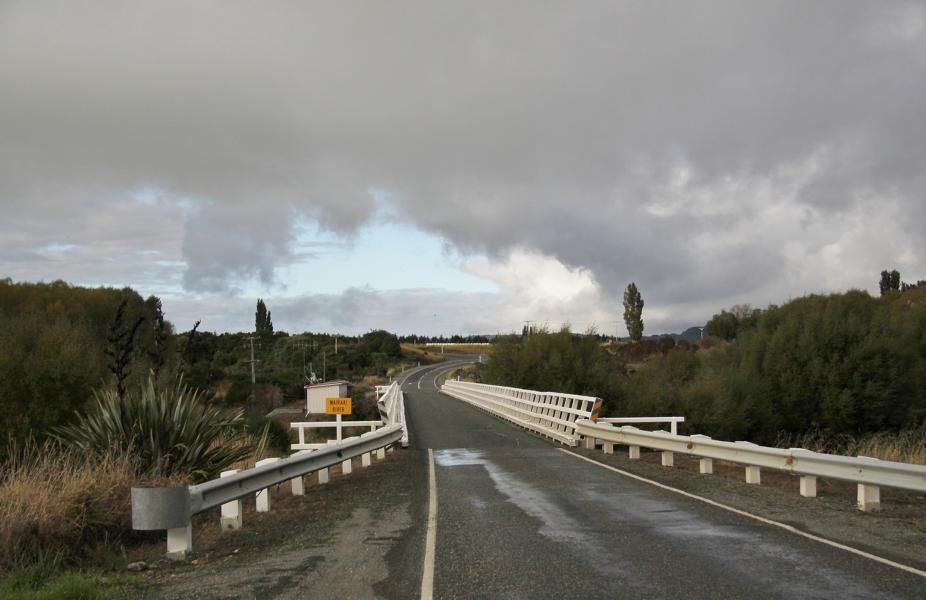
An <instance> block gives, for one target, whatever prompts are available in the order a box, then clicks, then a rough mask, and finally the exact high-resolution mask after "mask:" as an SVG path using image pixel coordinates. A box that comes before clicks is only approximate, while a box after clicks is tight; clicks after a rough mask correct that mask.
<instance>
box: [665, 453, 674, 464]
mask: <svg viewBox="0 0 926 600" xmlns="http://www.w3.org/2000/svg"><path fill="white" fill-rule="evenodd" d="M662 466H664V467H673V466H675V455H674V454H672V453H671V452H663V453H662Z"/></svg>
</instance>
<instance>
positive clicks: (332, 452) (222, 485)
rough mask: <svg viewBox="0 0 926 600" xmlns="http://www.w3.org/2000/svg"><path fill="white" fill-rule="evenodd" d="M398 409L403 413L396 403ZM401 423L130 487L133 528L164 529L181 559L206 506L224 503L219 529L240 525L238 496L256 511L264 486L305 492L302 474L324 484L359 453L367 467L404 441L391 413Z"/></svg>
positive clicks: (263, 504) (265, 506)
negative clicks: (174, 480)
mask: <svg viewBox="0 0 926 600" xmlns="http://www.w3.org/2000/svg"><path fill="white" fill-rule="evenodd" d="M396 409H401V410H403V411H404V405H403V404H402V403H401V398H400V399H399V403H398V404H397V405H396ZM395 418H396V419H397V420H401V422H396V423H390V424H387V425H385V426H384V427H382V428H380V429H379V430H377V431H371V432H368V433H365V434H363V435H361V436H359V437H351V438H347V439H345V440H342V441H340V442H337V443H332V444H326V445H325V446H323V447H321V448H319V449H317V450H302V451H300V452H297V453H295V454H293V455H291V456H289V457H287V458H282V459H279V458H270V459H265V460H261V461H258V462H257V466H255V467H254V468H253V469H247V470H245V471H236V470H232V471H225V472H223V473H222V476H221V477H220V478H219V479H214V480H211V481H207V482H205V483H201V484H198V485H191V486H178V487H133V488H132V492H131V493H132V528H133V529H136V530H167V557H168V558H172V559H183V558H185V557H186V556H187V555H188V554H189V552H190V551H191V550H192V548H193V543H192V526H191V522H190V518H191V517H192V516H193V515H195V514H198V513H201V512H203V511H205V510H209V509H211V508H215V507H217V506H221V507H222V511H221V513H222V517H221V523H222V527H223V529H240V528H241V517H242V512H243V511H242V506H241V499H242V498H244V497H245V496H249V495H251V494H254V495H255V496H256V499H257V500H256V501H257V510H258V512H264V511H267V510H269V506H270V504H269V502H270V499H269V493H268V489H269V488H270V487H272V486H275V485H279V484H281V483H284V482H286V481H291V482H292V491H293V494H294V495H303V494H304V493H305V492H304V482H303V479H302V478H303V477H304V476H305V475H308V474H311V473H315V472H318V474H319V483H327V481H328V468H330V467H332V466H334V465H337V464H339V463H340V464H341V465H342V473H343V474H347V473H350V472H351V465H350V463H351V459H352V458H356V457H358V456H359V457H360V458H361V464H362V465H363V466H369V465H370V463H371V460H370V456H371V454H372V453H373V452H374V451H376V453H377V456H378V457H379V458H384V457H385V454H384V453H383V450H384V449H385V448H386V447H387V446H392V445H394V444H396V443H400V442H402V440H403V439H405V440H406V443H407V439H408V435H407V432H406V431H405V424H404V414H403V416H402V417H401V418H400V417H395Z"/></svg>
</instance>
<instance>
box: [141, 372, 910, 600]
mask: <svg viewBox="0 0 926 600" xmlns="http://www.w3.org/2000/svg"><path fill="white" fill-rule="evenodd" d="M460 364H462V362H460V361H451V362H449V363H442V364H439V365H433V366H427V367H422V368H420V369H415V370H413V371H410V372H407V373H405V374H404V375H403V376H402V377H401V378H400V379H399V380H398V381H397V382H396V386H394V388H393V389H394V390H397V391H400V392H402V393H401V398H402V402H403V403H404V424H405V431H406V432H407V435H408V441H407V443H408V447H407V449H397V450H395V451H393V452H388V453H386V452H379V448H385V447H390V448H392V447H395V448H399V447H400V445H401V444H400V441H401V433H398V434H396V431H398V430H399V429H401V427H397V426H395V425H394V424H389V423H386V424H385V426H384V427H382V428H380V429H378V430H377V431H373V432H370V433H368V434H365V435H364V436H361V437H358V438H356V439H354V440H347V442H346V443H349V444H354V445H355V446H356V448H355V449H354V450H353V451H351V450H350V448H346V449H345V450H342V452H346V453H347V454H349V455H353V456H356V459H354V463H351V464H349V465H348V468H347V472H348V473H350V474H346V473H344V468H343V467H344V465H343V460H341V459H343V458H344V456H337V455H336V454H337V452H335V454H333V455H332V456H331V457H329V458H328V459H325V456H327V455H326V454H325V452H328V449H327V448H325V447H322V448H320V449H317V450H314V451H312V452H306V453H305V454H303V455H302V456H304V457H312V456H313V455H317V457H316V458H306V459H305V460H317V461H322V462H324V461H325V460H327V462H326V463H325V464H328V465H329V466H328V467H326V468H325V480H326V481H327V483H325V484H324V485H320V484H318V483H317V482H311V483H313V484H314V487H311V488H310V489H307V490H302V493H304V494H305V496H304V497H303V498H290V499H289V505H288V507H287V508H286V509H285V510H283V509H281V513H282V514H280V515H279V516H278V517H277V518H278V521H272V520H271V517H270V516H269V514H268V515H255V516H253V518H254V520H255V522H254V523H253V524H252V523H250V522H249V521H248V520H247V519H248V518H252V516H251V515H247V516H246V520H245V524H244V527H243V528H242V529H241V530H240V531H234V532H230V533H225V534H221V535H219V536H218V537H215V536H213V540H212V542H206V547H207V553H208V555H207V557H206V558H207V560H204V561H203V562H202V563H201V564H197V565H191V564H189V563H184V564H183V565H182V566H179V567H175V568H173V570H172V571H171V574H170V577H168V578H165V579H164V580H163V581H164V583H163V586H162V587H161V588H160V589H159V591H158V592H157V593H159V594H161V595H162V596H161V597H165V598H167V597H197V598H226V597H249V598H250V597H253V598H257V597H260V598H270V597H281V598H307V597H327V598H374V597H382V598H426V599H431V598H582V599H589V598H624V597H627V598H634V597H641V598H682V597H684V598H747V597H748V598H837V597H838V598H922V597H923V595H924V593H926V592H924V590H926V587H924V586H926V571H924V570H923V569H924V568H926V559H923V558H922V557H920V558H916V556H915V554H916V553H915V552H914V553H913V555H912V556H911V554H910V553H907V554H903V553H902V552H895V551H894V550H893V549H892V545H893V546H896V547H897V548H900V547H902V546H903V545H904V544H908V543H910V541H911V540H913V539H914V538H915V541H916V543H920V544H922V540H923V538H922V536H923V525H922V520H921V518H920V520H919V521H917V520H915V519H914V520H913V521H912V523H913V525H912V528H913V530H915V531H913V532H911V535H912V536H914V537H911V538H904V539H896V540H892V539H891V537H890V536H891V535H893V534H891V532H890V531H887V530H884V529H883V528H882V525H883V522H882V521H879V519H880V518H881V517H879V516H878V514H877V513H875V512H873V511H875V510H877V508H879V501H880V489H881V488H882V487H884V488H893V487H896V488H899V489H907V490H911V489H912V490H923V489H926V469H922V468H917V467H911V468H904V467H901V468H899V469H896V468H894V467H893V465H895V464H896V463H885V462H884V461H870V460H868V461H866V460H865V459H844V460H835V461H833V460H830V459H827V458H825V457H826V455H816V456H815V457H814V456H810V455H813V454H815V453H801V452H800V451H796V452H795V451H788V450H779V449H763V448H761V447H757V446H754V445H752V444H744V443H730V442H720V441H714V440H710V439H709V438H704V437H703V436H678V435H675V434H674V433H673V432H671V431H667V432H663V433H654V432H645V431H642V430H639V429H636V428H635V427H634V425H635V424H622V423H613V422H605V420H600V421H598V422H593V420H592V419H591V418H590V417H592V416H593V412H594V402H593V401H594V399H589V398H586V397H579V396H572V397H570V396H567V395H563V394H550V395H542V394H538V393H536V392H528V391H524V390H520V391H518V390H514V391H505V390H488V389H487V390H482V391H483V392H487V393H482V394H480V390H479V389H478V386H472V385H466V384H456V383H454V382H445V381H444V376H445V374H446V373H447V372H448V371H449V370H451V369H453V368H456V367H458V366H459V365H460ZM442 388H443V391H442ZM583 399H584V400H583ZM542 406H545V407H546V408H541V407H542ZM500 417H501V418H500ZM389 418H391V419H394V418H395V415H394V414H393V415H392V416H390V417H389ZM387 420H388V419H387ZM667 421H668V422H669V423H668V424H669V425H670V426H671V427H674V426H675V423H674V422H673V419H668V420H667ZM390 427H391V429H390ZM376 436H379V437H376ZM384 440H385V443H381V442H383V441H384ZM624 448H626V454H621V455H620V456H618V454H620V453H622V452H624V450H623V449H624ZM641 448H643V449H652V450H654V451H655V452H656V453H658V454H656V455H657V456H659V458H660V460H661V462H660V464H661V465H664V466H663V467H660V465H654V464H652V463H647V464H646V465H644V464H643V463H644V462H645V461H639V460H637V461H633V460H629V459H633V458H635V457H639V456H640V449H641ZM676 455H678V456H679V458H682V456H683V455H684V456H685V457H686V460H696V461H697V464H698V467H699V470H700V472H693V471H688V472H683V470H682V469H680V468H674V465H675V462H674V458H675V456H676ZM364 456H366V458H363V457H364ZM370 456H372V460H371V458H370ZM377 456H379V458H377ZM687 457H693V458H687ZM618 459H620V460H619V461H618ZM714 459H720V460H724V461H730V462H732V463H739V464H741V465H742V469H743V481H742V483H739V484H735V483H730V481H729V480H728V479H727V480H725V481H726V483H724V482H722V481H720V479H721V478H719V477H714V476H711V475H710V474H711V472H712V471H713V464H712V462H710V461H712V460H714ZM347 461H348V462H350V461H351V459H350V458H348V459H347ZM705 461H708V462H706V463H705ZM322 462H319V463H318V464H319V465H320V464H322ZM635 464H638V465H640V466H641V468H639V469H638V468H635V467H632V466H631V465H635ZM351 465H352V466H351ZM365 465H370V466H369V467H366V468H365ZM642 467H648V468H649V469H650V470H652V469H659V468H662V469H664V471H665V472H666V473H675V474H677V476H678V477H679V478H681V477H682V476H683V475H684V476H686V477H688V478H689V479H692V478H699V477H700V479H698V481H700V482H702V483H701V484H700V485H701V487H702V489H701V490H699V491H695V492H692V491H691V489H690V486H688V489H681V487H684V486H675V485H672V483H671V482H670V483H666V481H665V479H663V480H662V481H657V480H655V479H654V478H652V477H650V476H648V475H647V470H646V469H643V468H642ZM270 468H273V465H270ZM301 468H303V469H305V467H304V466H303V467H301ZM308 468H309V469H310V470H309V471H308V472H311V473H316V472H318V471H319V470H320V467H318V465H316V466H315V467H308ZM328 468H331V472H332V477H331V480H330V481H328V476H329V473H328ZM339 469H340V470H339ZM769 469H774V470H775V472H785V473H789V474H790V475H793V476H795V477H800V485H799V489H795V490H794V492H793V493H790V492H786V491H781V490H777V489H771V488H769V487H767V486H765V485H762V484H761V474H762V473H769V474H771V473H772V471H769ZM335 471H339V473H338V475H337V476H333V474H334V472H335ZM290 475H292V472H288V473H282V474H279V473H278V474H277V480H279V481H283V480H290V479H291V478H290ZM817 476H821V477H823V476H827V477H835V478H837V479H842V480H845V481H850V482H851V484H852V485H856V484H857V485H858V490H859V495H858V501H859V506H858V508H859V509H860V510H854V509H853V507H852V506H851V505H845V506H838V507H837V508H838V510H834V508H833V506H832V505H831V504H828V505H826V506H821V505H820V499H819V498H815V497H814V496H816V484H817V480H816V477H817ZM313 477H315V476H314V475H313V476H312V477H306V478H305V479H306V481H309V480H310V479H312V478H313ZM298 479H299V481H300V484H299V485H300V486H301V485H302V479H303V478H302V476H301V475H300V476H299V477H298ZM679 481H681V479H679ZM750 484H754V485H750ZM755 484H757V485H755ZM194 487H195V486H194ZM261 487H263V488H266V487H268V485H267V483H266V480H264V481H263V482H261V483H258V484H254V489H257V488H261ZM277 487H279V488H280V489H278V490H277V491H276V492H275V493H276V494H277V497H280V498H283V499H284V500H286V497H288V496H290V495H291V494H290V492H289V491H288V488H287V486H277ZM795 487H796V488H797V487H798V486H797V485H795ZM709 488H711V491H710V492H709V493H708V492H705V491H704V490H708V489H709ZM715 488H716V489H720V492H715V491H713V489H715ZM731 490H732V491H731ZM293 492H295V489H294V490H293ZM248 494H252V495H253V489H251V488H249V489H248ZM734 494H739V495H741V496H744V497H745V499H746V504H751V505H753V507H754V508H756V509H755V510H751V509H750V507H745V508H744V507H743V505H742V503H739V504H737V503H736V502H730V501H727V500H728V499H730V498H732V495H734ZM194 496H195V494H194ZM222 500H224V499H222ZM216 502H218V501H216ZM194 503H195V500H194ZM281 504H282V502H281ZM770 505H771V506H772V508H771V509H770V508H769V506H770ZM211 506H218V504H216V503H213V504H212V505H211ZM246 508H247V507H246ZM770 511H772V512H775V513H776V514H773V515H770V514H769V512H770ZM273 512H274V511H270V513H273ZM201 517H202V518H203V519H205V520H204V521H202V522H196V521H194V525H195V527H194V529H195V530H196V532H197V534H198V532H199V530H200V529H202V530H206V529H208V528H209V527H213V528H214V529H218V526H219V523H218V521H219V518H218V517H219V515H218V514H217V513H216V514H212V513H209V512H208V511H205V512H203V514H202V515H201ZM820 523H828V525H827V526H826V527H823V526H820V527H818V525H819V524H820ZM827 527H828V529H827ZM262 528H269V529H270V530H271V531H274V532H276V534H277V535H278V539H274V538H272V541H270V542H266V541H265V542H262V543H256V544H254V547H253V548H251V549H250V550H249V551H247V552H240V553H239V552H236V551H235V548H238V547H240V546H248V544H249V542H248V540H249V539H250V538H248V537H247V536H248V535H258V534H257V533H254V531H255V530H260V529H262ZM823 529H825V530H826V531H823V532H822V533H818V530H819V531H822V530H823ZM834 530H835V531H838V532H839V535H837V536H833V535H828V533H831V532H832V531H834ZM185 531H186V530H185ZM249 532H250V533H249ZM203 535H206V534H205V533H204V534H203ZM917 535H918V536H919V537H915V536H917ZM836 538H838V539H836ZM182 542H183V543H185V540H182ZM192 542H196V543H199V542H198V539H197V536H196V535H194V536H193V539H192ZM893 542H896V544H894V543H893ZM210 544H211V545H210ZM146 597H150V596H146Z"/></svg>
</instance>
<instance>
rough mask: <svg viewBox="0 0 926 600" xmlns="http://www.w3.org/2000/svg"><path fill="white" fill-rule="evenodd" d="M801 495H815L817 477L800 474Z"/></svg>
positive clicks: (808, 496) (813, 496)
mask: <svg viewBox="0 0 926 600" xmlns="http://www.w3.org/2000/svg"><path fill="white" fill-rule="evenodd" d="M801 496H804V497H805V498H816V497H817V478H816V477H814V476H813V475H802V476H801Z"/></svg>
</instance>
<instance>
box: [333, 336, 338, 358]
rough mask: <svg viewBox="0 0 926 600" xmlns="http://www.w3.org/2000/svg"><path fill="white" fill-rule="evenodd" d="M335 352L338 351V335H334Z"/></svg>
mask: <svg viewBox="0 0 926 600" xmlns="http://www.w3.org/2000/svg"><path fill="white" fill-rule="evenodd" d="M334 353H335V354H337V353H338V336H334Z"/></svg>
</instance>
